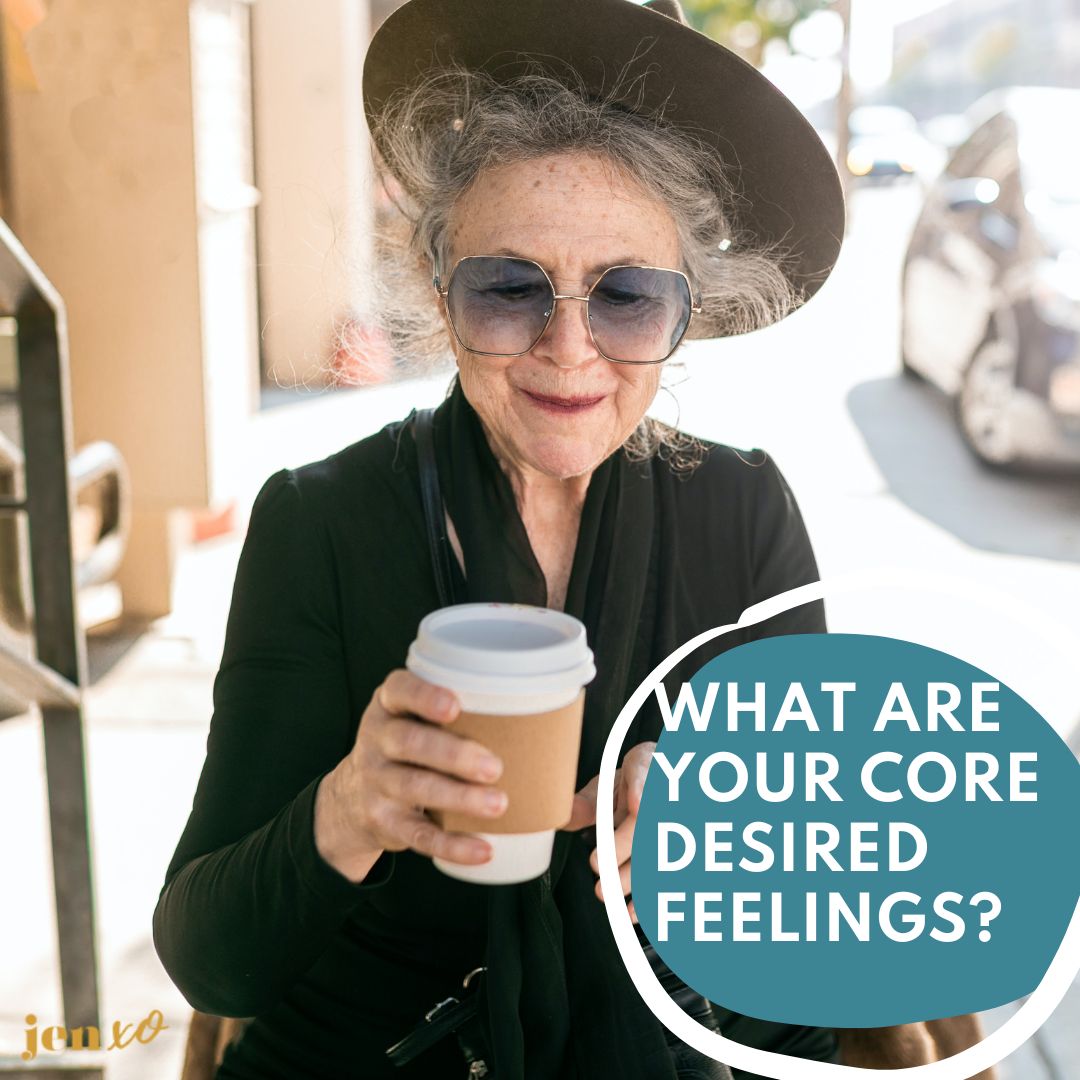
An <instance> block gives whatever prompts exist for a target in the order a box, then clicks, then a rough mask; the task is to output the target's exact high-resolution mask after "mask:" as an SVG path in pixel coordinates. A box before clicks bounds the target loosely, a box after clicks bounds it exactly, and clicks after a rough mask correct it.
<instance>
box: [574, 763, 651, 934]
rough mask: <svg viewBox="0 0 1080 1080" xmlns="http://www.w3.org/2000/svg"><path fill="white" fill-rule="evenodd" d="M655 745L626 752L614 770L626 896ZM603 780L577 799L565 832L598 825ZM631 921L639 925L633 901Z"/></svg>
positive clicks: (596, 868)
mask: <svg viewBox="0 0 1080 1080" xmlns="http://www.w3.org/2000/svg"><path fill="white" fill-rule="evenodd" d="M655 750H656V743H654V742H643V743H638V745H637V746H634V747H632V748H631V749H629V750H627V751H626V754H625V755H624V756H623V760H622V765H621V767H620V768H618V769H616V770H615V807H614V819H615V858H616V859H617V860H618V862H619V879H620V881H621V882H622V891H623V896H629V895H630V852H631V851H632V849H633V846H634V826H635V825H636V824H637V815H638V810H639V808H640V807H641V793H642V791H643V790H644V789H645V775H646V773H647V772H648V771H649V764H650V762H651V761H652V757H653V752H654V751H655ZM599 781H600V777H599V776H594V777H593V778H592V779H591V780H590V781H589V782H588V783H587V784H586V785H585V786H584V787H583V788H582V789H581V790H580V791H579V792H578V793H577V794H576V795H575V796H574V809H573V812H572V813H571V816H570V820H569V821H568V822H567V823H566V825H564V826H563V828H564V829H567V830H570V831H576V830H578V829H584V828H587V827H588V826H589V825H595V824H596V788H597V785H598V783H599ZM597 859H598V856H597V853H596V849H595V848H594V849H593V851H592V854H591V855H590V856H589V865H590V866H591V867H592V869H593V873H594V874H596V875H597V877H598V880H597V882H596V895H597V897H599V898H600V899H601V900H602V899H603V898H604V894H603V891H602V890H601V888H600V881H599V874H600V865H599V862H598V861H597ZM627 908H628V909H629V911H630V918H631V919H633V921H634V922H635V923H636V922H637V913H636V912H635V911H634V902H633V900H630V901H628V902H627Z"/></svg>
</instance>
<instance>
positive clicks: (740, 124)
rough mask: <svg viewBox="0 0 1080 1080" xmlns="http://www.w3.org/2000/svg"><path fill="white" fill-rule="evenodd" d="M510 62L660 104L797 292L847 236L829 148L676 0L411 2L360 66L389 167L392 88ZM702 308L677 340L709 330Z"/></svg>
mask: <svg viewBox="0 0 1080 1080" xmlns="http://www.w3.org/2000/svg"><path fill="white" fill-rule="evenodd" d="M518 61H521V62H531V63H534V64H535V63H536V62H539V63H540V64H541V65H542V66H543V67H548V66H550V69H551V72H552V74H554V75H555V76H556V77H559V76H560V74H561V75H562V77H563V78H565V72H566V70H567V68H569V69H570V70H571V71H573V72H574V74H575V76H576V80H575V81H576V82H578V84H579V85H581V86H582V87H583V88H584V89H585V91H586V92H587V93H589V94H591V95H595V96H596V97H597V98H603V99H604V100H607V101H611V102H612V103H613V104H617V105H620V106H622V107H624V108H627V109H630V110H632V111H635V112H639V113H647V114H650V115H653V114H662V116H663V118H664V120H665V121H666V122H667V123H669V124H671V125H672V126H673V127H674V128H676V129H683V130H685V131H686V133H687V134H689V135H692V136H693V137H695V138H696V139H697V140H699V141H703V142H705V143H706V145H708V146H709V147H710V148H711V149H713V150H714V152H715V153H716V154H717V155H718V157H719V159H720V161H721V163H722V164H723V166H724V172H725V174H726V176H727V178H728V180H729V181H733V182H734V184H735V187H736V189H737V192H738V193H739V196H740V198H739V203H738V210H737V216H738V225H739V228H740V233H741V235H742V236H744V237H746V238H748V240H749V242H751V243H752V244H753V245H754V246H755V247H756V246H759V245H760V246H765V245H767V246H770V247H773V246H775V247H776V248H777V249H778V250H780V251H781V252H783V253H784V255H785V257H784V259H783V262H782V266H783V269H784V272H785V274H786V276H787V278H788V280H789V282H790V283H791V285H792V287H793V288H794V290H795V292H796V295H797V296H798V297H799V298H801V299H803V300H805V299H809V297H810V296H812V295H813V294H814V293H815V292H817V290H818V289H819V288H820V287H821V286H822V284H823V283H824V282H825V279H826V278H827V277H828V275H829V273H830V271H831V270H832V268H833V265H834V264H835V263H836V259H837V256H838V255H839V252H840V245H841V241H842V239H843V235H844V197H843V190H842V187H841V184H840V179H839V176H838V174H837V171H836V166H835V165H834V164H833V161H832V158H831V157H830V155H829V152H828V151H827V150H826V148H825V146H824V144H823V143H822V141H821V139H820V138H819V137H818V135H817V132H815V131H814V129H813V127H811V125H810V123H809V122H808V121H807V120H806V118H805V117H804V116H803V115H802V113H801V112H799V110H798V109H797V108H796V107H795V105H794V104H793V103H792V102H791V101H790V100H788V98H787V97H785V96H784V94H783V93H781V91H780V90H779V89H777V87H776V86H774V85H773V84H772V83H771V82H770V81H769V80H768V79H767V78H765V76H764V75H762V74H761V73H760V72H759V71H758V70H757V69H756V68H754V67H753V66H752V65H750V64H748V63H747V62H746V61H745V60H743V59H742V58H741V57H740V56H738V55H736V54H735V53H733V52H732V51H731V50H730V49H726V48H724V46H722V45H720V44H718V43H717V42H715V41H713V40H712V39H711V38H708V37H706V36H705V35H704V34H701V33H699V32H698V31H697V30H695V29H693V28H692V27H691V26H689V25H687V24H686V22H685V20H684V19H683V16H682V12H681V9H680V8H679V5H678V3H677V0H652V2H651V3H647V4H644V5H639V4H636V3H634V2H632V0H512V2H511V0H409V2H408V3H405V4H403V5H402V6H401V7H400V8H398V9H397V10H396V11H394V12H392V13H391V14H390V15H389V16H388V17H387V19H386V20H385V22H384V23H383V24H382V26H381V27H380V28H379V29H378V31H377V32H376V34H375V36H374V37H373V38H372V41H371V45H370V47H369V49H368V53H367V57H366V59H365V62H364V79H363V96H364V109H365V112H366V114H367V119H368V125H369V127H370V128H371V129H372V131H374V132H375V133H376V145H377V148H378V149H379V151H380V152H381V154H382V156H383V158H384V160H385V162H386V166H387V168H389V170H390V172H391V173H392V174H393V173H394V162H393V160H392V159H391V158H390V156H389V155H388V154H387V151H386V148H385V147H384V146H381V145H379V142H378V119H379V117H380V115H381V111H382V109H383V107H384V106H385V104H386V103H387V102H389V101H390V100H391V98H392V97H393V96H394V95H395V93H397V92H399V91H403V90H404V89H406V88H407V87H409V86H410V85H412V84H413V83H414V82H415V81H417V80H419V79H422V78H424V77H426V76H429V75H431V74H432V73H434V72H436V71H438V70H439V69H441V68H444V67H445V66H446V65H447V63H448V62H453V63H456V64H458V65H460V66H463V67H465V68H466V69H469V70H482V71H485V72H488V73H490V74H491V75H492V76H494V77H495V78H496V79H506V78H508V77H511V76H512V75H513V74H514V73H515V71H516V70H517V71H519V70H521V64H520V63H519V62H518ZM616 75H618V76H620V77H619V78H617V79H616V78H615V76H616ZM628 75H629V76H630V77H629V78H627V77H626V76H628ZM635 75H636V76H639V77H638V78H634V77H633V76H635ZM613 86H614V88H615V94H614V96H613V94H612V90H613ZM620 93H621V96H620ZM702 314H703V318H701V319H698V320H694V322H693V323H692V324H691V327H690V333H689V334H688V335H687V336H688V337H711V336H714V335H715V333H716V331H715V329H714V326H713V320H712V319H710V313H709V312H708V311H705V312H703V313H702ZM695 330H696V333H695Z"/></svg>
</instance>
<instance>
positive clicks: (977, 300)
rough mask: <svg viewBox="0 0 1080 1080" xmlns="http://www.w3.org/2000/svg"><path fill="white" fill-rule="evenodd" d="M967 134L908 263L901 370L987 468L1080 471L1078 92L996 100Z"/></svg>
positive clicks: (923, 219) (1005, 95)
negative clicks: (923, 386)
mask: <svg viewBox="0 0 1080 1080" xmlns="http://www.w3.org/2000/svg"><path fill="white" fill-rule="evenodd" d="M972 122H973V126H972V134H971V135H970V137H969V138H968V139H967V140H966V141H965V142H964V143H962V144H961V145H960V146H959V147H958V148H957V150H956V151H955V153H954V154H953V155H952V157H951V159H950V160H949V161H948V163H947V164H946V166H945V169H944V171H943V173H942V175H941V176H940V177H939V179H938V180H937V182H936V183H935V184H934V185H933V186H932V187H931V188H930V191H929V193H928V195H927V198H926V202H925V205H924V206H923V209H922V212H921V214H920V216H919V218H918V221H917V222H916V225H915V229H914V232H913V234H912V238H911V242H910V245H909V247H908V251H907V256H906V258H905V261H904V268H903V278H902V291H903V295H902V316H901V347H902V362H903V367H904V369H905V371H907V372H909V373H911V374H916V375H919V376H922V377H924V378H926V379H928V380H929V381H931V382H933V383H935V384H936V385H937V386H939V387H941V388H942V389H943V390H944V391H945V392H946V393H948V394H950V395H952V396H953V397H954V398H955V402H956V407H957V415H958V419H959V424H960V430H961V431H962V433H963V435H964V438H965V439H966V440H967V442H968V444H969V445H970V447H971V449H972V450H973V451H974V452H975V453H976V454H977V455H978V456H979V457H980V458H981V459H982V460H983V461H985V462H987V463H989V464H990V465H995V466H1001V467H1006V466H1013V465H1020V464H1025V463H1026V464H1035V463H1037V464H1049V463H1057V464H1069V465H1080V157H1078V153H1077V142H1076V132H1078V131H1080V90H1071V89H1056V88H1049V87H1047V88H1043V87H1037V88H1014V89H1011V90H1007V91H999V92H996V93H995V94H994V95H991V96H990V97H989V98H984V99H983V100H982V101H981V102H980V103H979V104H978V105H977V106H976V107H975V108H974V109H973V113H972Z"/></svg>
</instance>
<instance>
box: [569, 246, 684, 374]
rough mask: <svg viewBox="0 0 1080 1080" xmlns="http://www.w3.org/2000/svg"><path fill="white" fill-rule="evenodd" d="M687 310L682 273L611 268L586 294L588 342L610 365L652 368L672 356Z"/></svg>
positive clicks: (630, 267) (679, 339)
mask: <svg viewBox="0 0 1080 1080" xmlns="http://www.w3.org/2000/svg"><path fill="white" fill-rule="evenodd" d="M692 307H693V301H692V300H691V297H690V286H689V284H688V283H687V280H686V278H685V277H683V276H682V274H680V273H677V272H676V271H674V270H655V269H652V268H650V267H643V266H615V267H612V268H611V269H610V270H608V271H606V272H605V273H604V274H603V275H602V276H601V278H600V280H599V281H598V282H597V283H596V285H595V286H594V287H593V291H592V293H591V294H590V298H589V317H590V319H591V325H592V332H593V340H594V341H595V342H596V347H597V348H598V349H599V350H600V351H601V352H602V353H603V354H604V355H605V356H606V357H607V358H608V359H609V360H622V361H623V362H625V363H634V364H648V363H656V362H657V361H659V360H664V359H666V358H667V357H668V356H670V355H671V353H672V352H674V351H675V347H676V346H677V345H678V344H679V342H680V341H681V340H682V336H683V334H684V333H686V327H687V324H688V323H689V322H690V311H691V308H692Z"/></svg>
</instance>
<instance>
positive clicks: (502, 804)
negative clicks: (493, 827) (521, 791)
mask: <svg viewBox="0 0 1080 1080" xmlns="http://www.w3.org/2000/svg"><path fill="white" fill-rule="evenodd" d="M484 805H485V806H486V807H487V811H488V813H490V814H501V813H502V812H503V811H504V810H505V809H506V792H505V791H489V792H488V793H487V794H486V795H485V796H484Z"/></svg>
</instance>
